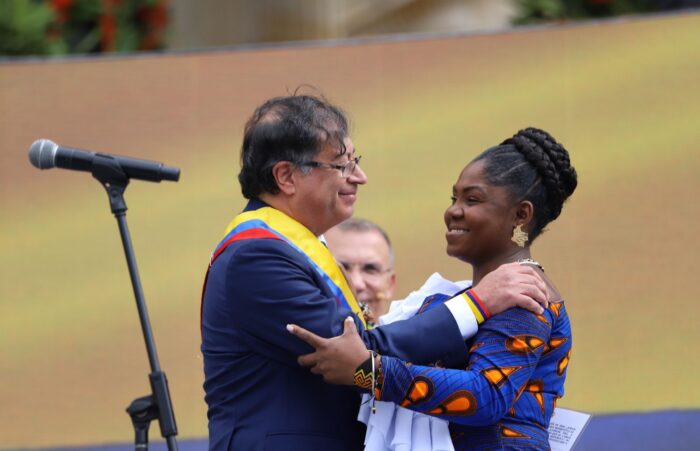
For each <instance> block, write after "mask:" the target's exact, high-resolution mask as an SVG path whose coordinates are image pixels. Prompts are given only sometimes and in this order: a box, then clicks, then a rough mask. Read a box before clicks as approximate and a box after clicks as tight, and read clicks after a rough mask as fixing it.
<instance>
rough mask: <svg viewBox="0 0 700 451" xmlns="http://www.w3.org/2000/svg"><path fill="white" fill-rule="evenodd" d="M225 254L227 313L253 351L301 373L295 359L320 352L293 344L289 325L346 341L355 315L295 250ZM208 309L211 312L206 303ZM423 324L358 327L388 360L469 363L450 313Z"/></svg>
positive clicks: (256, 248) (240, 249)
mask: <svg viewBox="0 0 700 451" xmlns="http://www.w3.org/2000/svg"><path fill="white" fill-rule="evenodd" d="M226 252H234V253H233V254H232V255H231V256H230V258H229V259H228V261H227V262H226V263H227V267H226V268H225V271H226V276H225V279H226V287H225V291H226V293H227V295H226V299H227V302H230V303H232V304H231V305H229V306H227V308H230V309H232V311H233V314H232V316H231V321H232V322H233V326H235V327H236V329H237V330H238V331H239V333H240V335H241V336H242V339H243V340H244V341H246V342H248V343H249V345H250V347H251V348H253V349H256V350H257V351H258V352H262V353H265V355H267V356H269V357H270V358H272V359H275V360H279V361H282V362H285V363H288V364H289V365H294V366H296V365H297V363H296V358H297V357H298V356H299V355H302V354H307V353H309V352H311V351H312V350H313V349H312V348H311V347H309V346H308V345H307V344H305V343H303V342H302V341H300V340H297V339H295V338H293V337H290V336H289V333H288V332H287V331H286V329H285V327H286V325H287V324H290V323H294V324H297V325H299V326H301V327H303V328H305V329H307V330H309V331H312V332H313V333H315V334H317V335H319V336H321V337H334V336H336V335H339V334H340V333H342V331H343V320H344V319H345V318H346V317H348V316H350V315H352V313H351V312H350V310H349V309H347V308H345V307H343V306H340V305H339V304H338V301H337V300H336V299H335V298H333V297H328V296H327V295H325V294H324V290H322V289H321V288H320V287H319V284H321V283H322V282H320V278H318V277H317V275H315V273H314V272H313V271H314V270H313V269H312V268H311V267H310V266H309V265H308V264H307V263H306V262H305V261H304V260H303V257H301V256H300V255H299V253H298V252H297V251H295V250H293V249H292V248H290V247H289V245H287V244H286V243H283V242H280V241H276V240H256V241H249V242H244V243H241V244H239V245H238V246H237V247H236V248H233V249H231V250H227V251H226ZM222 257H223V256H222ZM222 257H220V259H221V258H222ZM222 263H224V262H222ZM207 295H209V289H207ZM204 308H205V309H207V308H208V307H207V301H206V299H205V304H204ZM353 316H354V315H353ZM419 316H420V317H416V318H414V319H411V320H409V321H404V322H400V323H397V324H392V325H389V326H385V327H382V328H379V329H377V330H372V331H366V330H364V327H362V325H361V324H360V323H359V319H358V318H356V317H355V318H354V319H355V321H356V324H357V325H358V330H359V331H360V335H361V336H362V338H363V340H364V341H365V343H366V345H367V346H368V347H371V348H374V349H377V350H379V351H381V352H382V353H384V354H387V355H395V356H398V357H401V358H402V359H404V360H407V361H414V362H420V363H425V364H428V363H433V362H436V361H438V360H443V361H444V362H446V363H448V362H449V363H453V362H455V361H457V359H458V360H459V361H463V360H464V359H465V358H466V355H467V349H466V345H465V343H464V339H463V338H462V336H461V334H460V332H459V328H458V326H457V323H456V321H455V319H454V318H453V316H452V315H451V314H450V311H449V310H448V309H447V308H446V307H444V306H441V307H439V308H436V309H433V310H431V311H430V312H426V313H425V314H423V315H419ZM402 323H405V324H402Z"/></svg>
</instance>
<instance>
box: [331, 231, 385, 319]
mask: <svg viewBox="0 0 700 451" xmlns="http://www.w3.org/2000/svg"><path fill="white" fill-rule="evenodd" d="M324 236H325V237H326V241H327V242H328V248H329V249H330V251H331V253H332V254H333V256H334V257H335V259H336V260H337V261H338V263H339V264H340V265H341V266H342V267H343V269H345V273H346V274H347V276H348V279H349V282H350V284H351V285H352V288H353V289H354V290H355V293H356V294H357V298H358V299H357V300H358V301H359V302H361V303H363V304H367V305H368V306H369V308H370V313H371V317H372V319H373V322H376V320H377V319H378V318H379V317H380V316H381V315H383V314H384V313H386V312H387V311H389V303H390V302H391V300H392V298H393V296H394V287H395V285H396V274H395V273H394V270H393V268H392V267H391V260H390V257H389V246H388V244H387V242H386V241H385V240H384V237H383V236H382V235H381V233H379V232H378V231H376V230H368V231H355V230H348V231H343V230H340V228H338V227H334V228H332V229H330V230H329V231H328V232H326V234H325V235H324Z"/></svg>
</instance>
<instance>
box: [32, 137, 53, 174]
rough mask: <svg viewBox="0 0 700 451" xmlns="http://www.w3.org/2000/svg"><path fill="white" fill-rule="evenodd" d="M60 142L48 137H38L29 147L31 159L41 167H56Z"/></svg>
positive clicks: (33, 163) (36, 165)
mask: <svg viewBox="0 0 700 451" xmlns="http://www.w3.org/2000/svg"><path fill="white" fill-rule="evenodd" d="M57 149H58V144H56V143H55V142H53V141H50V140H48V139H38V140H36V141H34V142H33V143H32V145H31V147H30V148H29V161H31V163H32V165H34V167H37V168H39V169H51V168H53V167H56V150H57Z"/></svg>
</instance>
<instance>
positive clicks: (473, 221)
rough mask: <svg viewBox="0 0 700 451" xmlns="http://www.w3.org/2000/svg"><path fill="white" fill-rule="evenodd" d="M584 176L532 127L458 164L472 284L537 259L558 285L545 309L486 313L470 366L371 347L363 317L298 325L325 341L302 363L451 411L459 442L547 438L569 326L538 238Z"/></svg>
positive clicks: (459, 207)
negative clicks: (535, 246) (333, 332)
mask: <svg viewBox="0 0 700 451" xmlns="http://www.w3.org/2000/svg"><path fill="white" fill-rule="evenodd" d="M576 185H577V176H576V171H575V169H574V168H573V167H572V166H571V164H570V161H569V154H568V152H567V151H566V149H564V147H563V146H561V145H560V144H559V143H557V142H556V141H555V140H554V138H552V137H551V136H550V135H549V134H548V133H547V132H545V131H542V130H539V129H535V128H528V129H525V130H521V131H519V132H518V133H517V134H516V135H515V136H513V137H512V138H510V139H507V140H506V141H504V142H503V143H502V144H501V145H499V146H496V147H492V148H490V149H488V150H486V151H484V152H483V153H482V154H481V155H479V156H478V157H476V158H475V159H474V160H473V161H472V162H471V163H469V165H467V166H466V167H465V168H464V170H463V171H462V172H461V174H460V176H459V179H458V180H457V183H456V184H455V185H454V187H453V194H452V204H451V205H450V207H448V208H447V210H446V211H445V224H446V226H447V232H446V234H445V237H446V240H447V253H448V255H450V256H453V257H456V258H458V259H460V260H462V261H464V262H466V263H469V264H470V265H471V266H472V269H473V283H474V284H477V283H478V282H479V280H481V279H482V278H483V277H484V276H485V275H486V274H488V273H489V272H490V271H493V270H494V269H496V268H497V267H498V266H500V265H502V264H505V263H509V262H521V264H527V265H533V266H536V267H537V268H539V270H540V271H542V273H543V274H542V275H543V277H544V279H545V281H546V283H547V287H548V291H549V295H550V306H549V307H548V308H547V309H545V310H544V312H543V313H542V314H540V315H537V314H535V313H531V312H528V311H526V310H523V309H520V308H514V309H511V310H507V311H505V312H503V313H500V314H498V315H495V316H493V317H491V318H490V319H488V320H487V321H486V322H485V323H483V324H482V325H481V327H480V328H479V331H478V333H477V334H476V335H475V336H474V337H473V338H472V339H471V342H470V354H469V364H468V366H467V368H466V369H445V368H437V367H429V366H419V365H411V364H410V363H407V362H403V361H401V360H399V359H396V358H394V357H391V356H379V355H377V354H376V353H374V352H373V351H369V352H368V350H367V349H365V347H364V344H363V343H362V341H361V340H360V339H359V338H358V337H357V334H356V332H355V330H354V326H353V327H347V328H346V332H345V333H344V334H343V335H342V336H340V337H336V338H334V339H331V340H324V339H322V338H320V337H316V336H313V335H312V334H310V333H307V332H306V331H304V330H303V329H301V328H299V327H297V326H291V327H290V330H291V331H292V332H293V333H295V335H297V336H299V337H300V338H302V339H304V340H306V341H308V342H309V343H310V344H311V345H312V346H314V347H316V349H317V351H316V352H315V353H314V354H310V355H308V356H302V357H301V358H300V359H299V360H300V363H302V364H305V365H308V366H312V369H311V371H312V372H314V373H318V374H322V375H323V376H324V379H325V380H326V381H327V382H331V383H341V384H348V385H350V384H355V385H358V386H361V387H363V388H365V389H366V388H369V387H370V386H371V387H373V388H374V390H373V391H374V393H375V396H376V399H379V400H382V401H391V402H394V403H396V404H397V405H400V406H402V407H406V408H408V409H411V410H414V411H417V412H422V413H426V414H429V415H433V416H437V417H440V418H442V419H445V420H448V421H449V422H450V427H449V429H450V435H451V438H452V442H453V444H454V447H455V449H457V450H466V449H469V450H475V449H518V450H522V449H549V442H548V435H547V428H548V426H549V420H550V418H551V416H552V413H553V411H554V407H555V404H556V401H557V399H558V398H560V397H561V396H562V395H563V393H564V380H565V378H566V367H567V365H568V362H569V358H570V354H571V331H570V327H569V319H568V316H567V313H566V309H565V307H564V303H563V301H562V300H561V296H560V295H559V292H558V291H557V289H556V288H555V286H554V284H553V283H552V282H551V281H550V280H549V279H548V278H547V276H546V275H544V269H543V268H542V266H540V265H539V263H537V262H535V261H534V260H532V255H531V253H530V246H531V244H532V242H533V241H534V240H535V239H536V238H537V237H538V236H539V235H540V234H541V233H542V230H543V229H544V227H545V226H546V225H547V224H549V223H550V222H551V221H553V220H555V219H556V218H557V217H558V216H559V214H560V212H561V209H562V206H563V204H564V201H565V200H566V199H567V198H568V197H569V196H570V195H571V194H572V193H573V191H574V189H575V188H576ZM461 294H462V293H457V294H455V295H454V296H456V295H461ZM454 296H452V297H454ZM430 302H432V303H435V302H436V301H435V299H433V298H431V299H430ZM427 307H429V306H427ZM482 313H484V314H485V316H487V317H488V312H482ZM478 314H479V313H477V316H478ZM368 354H369V356H370V357H369V358H368ZM354 376H357V377H354ZM363 376H367V377H363ZM372 376H373V377H372Z"/></svg>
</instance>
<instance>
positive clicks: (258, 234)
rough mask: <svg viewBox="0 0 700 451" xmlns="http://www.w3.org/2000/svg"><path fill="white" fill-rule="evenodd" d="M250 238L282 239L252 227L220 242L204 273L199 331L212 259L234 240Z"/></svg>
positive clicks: (201, 325)
mask: <svg viewBox="0 0 700 451" xmlns="http://www.w3.org/2000/svg"><path fill="white" fill-rule="evenodd" d="M252 239H271V240H280V241H282V238H280V237H278V236H277V235H275V234H274V233H272V232H270V231H269V230H267V229H263V228H253V229H248V230H244V231H242V232H238V233H236V234H234V235H232V236H230V237H229V238H228V239H227V240H226V241H224V242H223V243H221V245H220V246H219V247H218V248H217V249H216V252H214V255H212V256H211V261H210V262H209V267H208V268H207V273H206V274H205V275H204V285H202V301H201V302H200V305H199V332H200V333H201V332H202V328H203V324H202V321H203V319H204V290H206V288H207V280H208V279H209V270H210V269H211V265H213V264H214V260H216V259H217V258H218V257H219V255H221V254H222V253H223V252H224V251H225V250H226V248H227V247H228V246H229V244H231V243H235V242H236V241H243V240H252Z"/></svg>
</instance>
